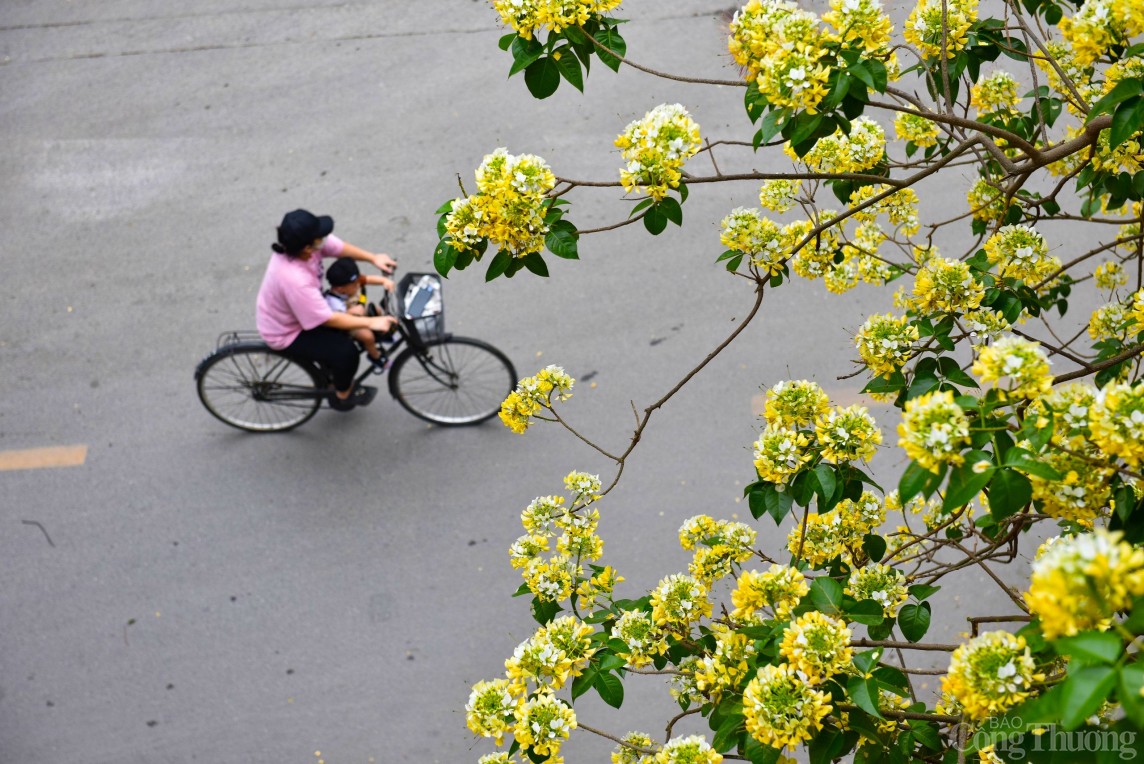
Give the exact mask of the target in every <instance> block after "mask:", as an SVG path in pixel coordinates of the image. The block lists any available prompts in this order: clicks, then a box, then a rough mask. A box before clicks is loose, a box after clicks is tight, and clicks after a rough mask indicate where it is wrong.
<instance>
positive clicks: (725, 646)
mask: <svg viewBox="0 0 1144 764" xmlns="http://www.w3.org/2000/svg"><path fill="white" fill-rule="evenodd" d="M711 630H712V633H713V634H714V635H715V649H714V650H713V651H712V652H711V653H710V654H708V655H705V656H703V658H701V659H700V661H699V663H697V664H696V666H695V686H696V687H697V688H698V689H699V691H700V692H702V693H703V694H704V696H706V697H710V698H712V699H714V700H716V701H717V700H718V698H719V697H720V696H721V695H722V694H723V692H724V691H726V690H734V689H735V688H737V687H738V686H739V685H740V684H741V683H742V681H743V679H744V678H746V676H747V673H748V672H749V671H750V670H751V661H752V660H753V659H754V657H755V643H754V642H753V641H752V640H750V639H749V638H748V637H747V635H746V634H743V633H741V632H738V631H735V630H733V629H730V628H728V627H727V626H724V625H722V624H713V625H712V627H711Z"/></svg>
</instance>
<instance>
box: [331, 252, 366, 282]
mask: <svg viewBox="0 0 1144 764" xmlns="http://www.w3.org/2000/svg"><path fill="white" fill-rule="evenodd" d="M359 278H361V271H359V270H358V267H357V263H355V262H354V261H353V258H351V257H339V258H338V259H337V260H335V261H334V264H333V265H331V266H330V267H329V268H328V269H327V270H326V280H327V281H329V282H330V286H336V287H337V286H345V285H346V284H352V283H353V282H355V281H357V280H358V279H359Z"/></svg>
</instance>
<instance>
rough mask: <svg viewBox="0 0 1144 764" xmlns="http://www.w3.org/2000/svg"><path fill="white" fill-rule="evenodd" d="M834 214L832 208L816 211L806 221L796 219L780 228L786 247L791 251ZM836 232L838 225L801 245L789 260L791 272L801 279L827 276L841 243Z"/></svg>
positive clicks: (832, 267)
mask: <svg viewBox="0 0 1144 764" xmlns="http://www.w3.org/2000/svg"><path fill="white" fill-rule="evenodd" d="M837 216H838V213H837V212H835V211H834V210H817V211H815V212H814V213H813V217H812V218H811V219H810V220H796V221H794V222H793V223H790V224H789V225H787V226H786V227H785V228H784V229H783V235H784V237H786V243H787V246H788V247H789V249H790V250H791V251H793V250H794V248H795V247H797V246H798V244H799V242H801V241H802V240H803V239H805V238H806V237H807V236H808V235H809V234H810V232H811V231H812V230H814V228H815V227H816V226H819V225H821V224H823V223H825V222H826V221H827V220H832V219H834V218H835V217H837ZM840 233H841V231H840V229H839V228H838V226H832V227H830V228H827V229H826V230H824V231H821V232H819V233H818V234H817V235H815V236H814V237H812V238H811V239H810V240H809V241H807V242H806V243H805V244H803V246H802V248H801V249H799V250H798V252H797V253H796V254H795V256H794V260H793V263H792V265H793V267H794V272H795V273H797V274H798V275H799V276H802V277H803V278H804V279H811V280H813V279H817V278H821V277H823V276H829V275H830V272H831V271H833V270H834V268H835V263H834V258H835V256H836V255H837V253H838V249H839V247H841V246H842V239H841V236H840Z"/></svg>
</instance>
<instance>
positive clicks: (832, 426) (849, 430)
mask: <svg viewBox="0 0 1144 764" xmlns="http://www.w3.org/2000/svg"><path fill="white" fill-rule="evenodd" d="M814 435H815V438H816V440H817V442H818V445H819V446H821V447H822V459H823V461H827V462H830V463H832V464H842V463H843V462H852V461H855V460H861V461H864V462H868V461H870V460H871V459H873V458H874V454H875V453H876V452H877V449H878V445H879V444H880V443H881V442H882V431H881V430H879V429H878V425H877V423H875V422H874V417H872V416H870V414H869V412H868V411H867V410H866V407H865V406H858V405H854V406H847V407H846V408H842V407H841V406H836V407H834V408H833V409H831V410H830V411H828V412H826V413H825V414H822V415H820V416H819V417H818V419H817V420H815V423H814Z"/></svg>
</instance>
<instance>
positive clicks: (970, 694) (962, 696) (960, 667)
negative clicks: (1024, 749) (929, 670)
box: [942, 631, 1045, 721]
mask: <svg viewBox="0 0 1144 764" xmlns="http://www.w3.org/2000/svg"><path fill="white" fill-rule="evenodd" d="M1044 678H1045V677H1044V675H1043V674H1040V673H1038V672H1037V667H1036V664H1035V663H1034V661H1033V657H1032V655H1031V654H1030V653H1029V648H1028V647H1027V646H1026V645H1025V639H1024V637H1018V636H1014V635H1013V634H1010V633H1008V632H1005V631H989V632H985V633H984V634H982V635H980V636H978V637H974V638H973V639H971V640H970V641H969V642H967V643H966V644H964V645H961V646H960V647H958V648H957V649H956V650H954V651H953V655H952V656H950V661H949V671H948V672H947V673H946V675H945V676H944V677H943V678H942V689H943V690H944V691H945V692H947V693H949V694H950V695H951V696H953V697H954V698H955V699H956V700H957V702H958V703H959V704H960V705H961V707H962V708H963V709H964V711H965V715H966V716H968V717H969V718H970V719H973V720H975V721H982V720H984V719H986V718H988V717H990V716H995V715H998V714H1001V713H1003V712H1005V711H1006V710H1007V709H1009V708H1012V707H1013V706H1015V705H1017V704H1018V703H1020V702H1022V701H1024V700H1025V699H1027V698H1029V697H1032V696H1033V695H1034V694H1035V692H1036V689H1035V687H1034V683H1035V682H1040V681H1044Z"/></svg>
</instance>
